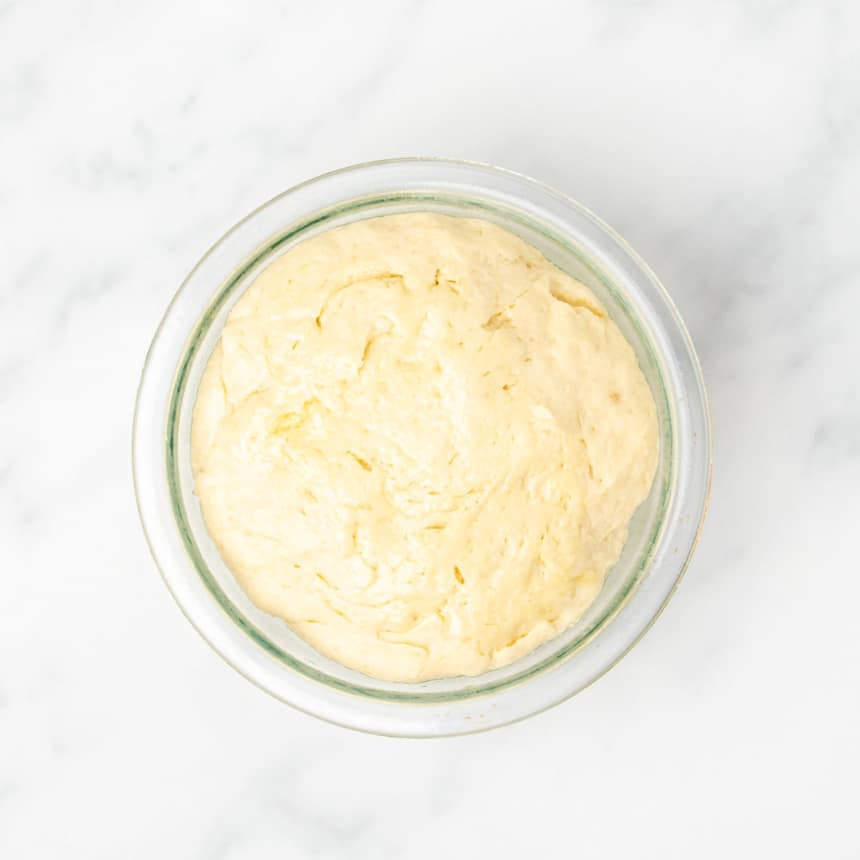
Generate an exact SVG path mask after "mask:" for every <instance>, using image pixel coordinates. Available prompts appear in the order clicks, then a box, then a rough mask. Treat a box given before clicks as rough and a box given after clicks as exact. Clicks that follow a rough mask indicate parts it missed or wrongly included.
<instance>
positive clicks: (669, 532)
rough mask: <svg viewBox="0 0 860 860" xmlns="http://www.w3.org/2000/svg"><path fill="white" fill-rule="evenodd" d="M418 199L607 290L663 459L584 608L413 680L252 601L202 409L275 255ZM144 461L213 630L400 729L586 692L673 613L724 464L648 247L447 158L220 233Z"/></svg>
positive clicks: (174, 567) (281, 687)
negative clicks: (217, 351) (529, 641)
mask: <svg viewBox="0 0 860 860" xmlns="http://www.w3.org/2000/svg"><path fill="white" fill-rule="evenodd" d="M417 210H425V211H433V212H439V213H445V214H450V215H463V216H469V217H476V218H483V219H486V220H488V221H492V222H495V223H497V224H499V225H501V226H502V227H504V228H506V229H508V230H510V231H511V232H513V233H516V234H518V235H520V236H521V237H522V238H523V239H525V240H526V241H527V242H529V243H531V244H532V245H534V246H536V247H537V248H539V249H540V250H541V251H542V252H543V253H544V254H545V255H546V257H547V258H549V259H550V260H551V261H552V262H554V263H555V264H556V265H557V266H559V268H561V269H563V270H564V271H566V272H569V273H570V274H571V275H573V276H574V277H576V278H578V279H579V280H581V281H582V282H584V283H585V284H587V285H588V286H589V287H590V288H591V289H592V290H593V291H594V292H595V293H596V294H597V295H598V297H599V298H600V299H601V301H602V302H603V304H604V305H605V306H606V308H607V310H608V312H609V313H610V315H611V316H612V318H613V319H614V320H615V322H616V324H617V325H618V326H619V328H620V329H621V331H622V332H623V333H624V335H625V336H626V337H627V339H628V340H629V342H630V343H631V344H632V346H633V348H634V350H635V351H636V355H637V356H638V359H639V363H640V365H641V367H642V370H643V372H644V374H645V377H646V378H647V380H648V383H649V385H650V386H651V390H652V392H653V394H654V399H655V402H656V404H657V412H658V416H659V425H660V457H659V464H658V467H657V473H656V477H655V479H654V484H653V486H652V488H651V493H650V495H649V496H648V498H647V499H646V500H645V502H643V504H642V505H641V507H640V508H639V509H638V511H637V513H636V515H635V517H634V519H633V521H632V522H631V525H630V534H629V538H628V540H627V543H626V545H625V547H624V550H623V552H622V554H621V557H620V558H619V560H618V562H617V563H616V564H615V566H614V567H613V568H612V570H611V571H610V572H609V574H608V576H607V579H606V581H605V583H604V585H603V589H602V590H601V592H600V594H599V595H598V597H597V599H596V600H595V602H594V603H593V604H592V605H591V607H590V608H589V609H588V611H587V612H586V613H585V615H584V616H583V617H582V618H581V619H580V620H579V621H578V622H577V623H576V624H574V625H573V626H572V627H570V628H569V629H568V630H567V631H565V632H564V633H562V634H560V635H559V636H558V637H556V638H555V639H553V640H552V641H550V642H547V643H545V644H544V645H542V646H540V647H539V648H537V649H536V650H535V651H533V652H532V653H531V654H529V655H528V656H526V657H523V658H522V659H520V660H518V661H516V662H515V663H512V664H510V665H508V666H505V667H503V668H500V669H496V670H493V671H490V672H486V673H484V674H482V675H479V676H477V677H459V678H447V679H442V680H435V681H428V682H423V683H414V684H408V683H395V682H388V681H380V680H377V679H374V678H370V677H367V676H365V675H362V674H360V673H359V672H356V671H353V670H351V669H347V668H346V667H344V666H342V665H340V664H338V663H336V662H335V661H333V660H331V659H329V658H327V657H324V656H322V655H321V654H319V653H318V652H317V651H315V650H314V649H313V648H312V647H311V646H309V645H308V644H307V643H306V642H305V641H304V640H303V639H301V638H300V637H299V636H297V635H296V634H295V633H293V632H292V630H291V629H290V628H289V627H288V626H287V624H286V623H285V622H283V621H281V620H279V619H276V618H274V617H272V616H270V615H267V614H266V613H264V612H262V611H261V610H259V609H257V608H256V607H255V606H254V605H253V604H252V603H251V602H250V600H249V599H248V598H247V597H246V596H245V594H244V592H243V591H242V590H241V589H240V588H239V586H238V585H237V583H236V581H235V580H234V578H233V576H232V574H231V573H230V571H229V569H228V568H227V567H226V565H225V563H224V562H223V560H222V559H221V557H220V556H219V554H218V552H217V550H216V549H215V546H214V544H213V542H212V539H211V538H210V536H209V534H208V532H207V530H206V527H205V525H204V522H203V518H202V515H201V512H200V507H199V504H198V501H197V498H196V497H195V495H194V492H193V476H192V471H191V457H190V447H191V444H190V423H191V411H192V407H193V405H194V401H195V398H196V394H197V388H198V385H199V383H200V378H201V375H202V373H203V370H204V368H205V367H206V363H207V361H208V359H209V356H210V354H211V352H212V349H213V347H214V346H215V344H216V343H217V341H218V338H219V336H220V333H221V330H222V327H223V325H224V321H225V318H226V316H227V314H228V313H229V311H230V309H231V308H232V306H233V305H234V304H235V302H236V301H237V299H238V298H239V297H240V296H241V295H242V293H243V292H244V290H245V289H247V287H248V286H249V285H250V284H251V283H252V282H253V280H254V278H255V277H256V275H257V274H258V273H259V272H260V270H261V269H263V268H264V267H265V266H267V265H269V263H271V262H272V260H274V259H275V258H276V257H278V256H279V255H281V254H283V253H284V252H285V251H287V250H288V249H289V248H291V247H293V246H294V245H295V244H296V243H298V242H300V241H302V240H304V239H306V238H308V237H310V236H313V235H316V234H318V233H320V232H322V231H324V230H328V229H331V228H332V227H336V226H339V225H342V224H345V223H347V222H350V221H355V220H358V219H362V218H370V217H374V216H379V215H386V214H392V213H400V212H411V211H417ZM133 459H134V480H135V489H136V493H137V501H138V508H139V511H140V516H141V521H142V523H143V527H144V531H145V533H146V536H147V540H148V542H149V546H150V549H151V551H152V555H153V557H154V558H155V561H156V563H157V565H158V567H159V568H160V570H161V573H162V576H163V577H164V580H165V582H166V583H167V586H168V588H169V589H170V591H171V592H172V594H173V596H174V598H175V599H176V601H177V603H178V604H179V606H180V607H181V609H182V611H183V612H184V613H185V615H186V616H187V618H188V620H189V621H190V622H191V623H192V624H193V625H194V627H196V628H197V630H198V631H199V632H200V634H201V635H202V636H203V638H204V639H205V640H206V641H207V642H209V644H210V645H211V646H212V647H213V648H214V649H215V650H216V651H217V652H218V653H219V654H220V655H221V656H222V657H223V658H224V659H225V660H226V661H227V662H228V663H229V664H230V665H231V666H233V667H234V668H235V669H237V670H238V671H239V672H241V673H242V674H243V675H244V676H245V677H246V678H248V679H249V680H250V681H253V682H254V683H255V684H257V685H258V686H259V687H261V688H262V689H264V690H266V691H267V692H269V693H271V694H272V695H274V696H276V697H277V698H279V699H281V700H283V701H284V702H287V703H289V704H290V705H293V706H294V707H296V708H299V709H301V710H303V711H306V712H308V713H311V714H315V715H316V716H318V717H322V718H323V719H326V720H329V721H331V722H333V723H338V724H340V725H343V726H349V727H351V728H355V729H361V730H364V731H369V732H376V733H379V734H389V735H400V736H442V735H453V734H462V733H467V732H474V731H480V730H482V729H488V728H492V727H494V726H499V725H503V724H505V723H510V722H513V721H515V720H519V719H522V718H524V717H526V716H529V715H531V714H535V713H538V712H539V711H542V710H544V709H546V708H548V707H550V706H551V705H554V704H557V703H558V702H560V701H562V700H564V699H566V698H568V697H569V696H572V695H573V694H574V693H577V692H578V691H579V690H582V689H583V688H584V687H586V686H587V685H588V684H590V683H591V682H592V681H594V680H595V679H596V678H598V677H600V676H601V675H602V674H603V673H604V672H606V671H607V670H608V669H609V668H610V667H611V666H613V665H614V664H615V663H616V662H617V661H618V660H619V659H620V658H621V657H622V656H623V655H624V654H625V653H626V652H627V651H628V650H629V649H630V648H631V647H632V646H633V645H634V644H635V643H636V641H637V640H638V639H639V638H640V637H641V636H642V634H643V633H644V632H645V630H647V629H648V627H649V626H650V624H651V623H652V622H653V621H654V619H655V618H656V616H657V615H658V614H659V613H660V610H661V609H662V608H663V607H664V606H665V604H666V602H667V601H668V599H669V597H670V596H671V594H672V592H673V591H674V589H675V587H676V586H677V584H678V580H679V579H680V577H681V575H682V574H683V572H684V570H685V568H686V567H687V564H688V562H689V560H690V556H691V554H692V552H693V549H694V547H695V544H696V540H697V538H698V535H699V530H700V528H701V525H702V520H703V517H704V514H705V508H706V503H707V496H708V488H709V483H710V468H711V467H710V460H711V454H710V431H709V419H708V407H707V400H706V396H705V390H704V385H703V381H702V375H701V370H700V368H699V363H698V361H697V359H696V355H695V353H694V350H693V346H692V344H691V342H690V338H689V336H688V334H687V331H686V329H685V328H684V324H683V322H682V321H681V318H680V317H679V315H678V312H677V310H676V309H675V307H674V305H673V304H672V301H671V300H670V298H669V296H668V295H667V294H666V292H665V290H664V289H663V288H662V287H661V285H660V284H659V283H658V281H657V279H656V277H655V276H654V275H653V273H652V272H651V271H650V270H649V269H648V267H647V266H646V265H645V264H644V263H643V262H642V260H640V259H639V257H638V256H637V255H636V254H635V253H634V252H633V251H632V250H631V249H630V248H629V247H628V246H627V245H626V244H625V243H624V241H623V240H622V239H621V238H619V237H618V236H617V235H616V234H615V233H614V232H613V231H612V230H611V229H610V228H609V227H607V226H606V225H605V224H603V223H602V222H601V221H599V220H598V219H597V218H596V217H595V216H594V215H592V214H591V213H590V212H589V211H587V210H586V209H585V208H584V207H582V206H581V205H579V204H578V203H576V202H575V201H573V200H571V199H570V198H568V197H565V196H564V195H562V194H560V193H559V192H557V191H554V190H553V189H551V188H549V187H547V186H545V185H542V184H540V183H538V182H535V181H534V180H531V179H528V178H526V177H524V176H520V175H517V174H515V173H511V172H509V171H506V170H501V169H499V168H495V167H490V166H487V165H482V164H471V163H464V162H457V161H448V160H440V159H396V160H390V161H379V162H372V163H368V164H360V165H356V166H354V167H347V168H344V169H342V170H337V171H334V172H333V173H327V174H325V175H323V176H320V177H318V178H316V179H312V180H310V181H308V182H305V183H303V184H301V185H298V186H296V187H295V188H293V189H291V190H290V191H287V192H285V193H283V194H281V195H280V196H278V197H276V198H274V199H273V200H271V201H269V202H268V203H266V204H264V205H263V206H261V207H260V208H259V209H257V210H256V211H255V212H253V213H251V214H250V215H249V216H248V217H247V218H245V219H244V220H242V221H240V222H239V223H238V224H237V225H236V226H235V227H233V228H232V229H231V230H230V231H229V232H228V233H227V234H226V235H225V236H224V237H223V238H221V239H220V240H219V241H218V242H216V244H215V245H213V246H212V248H210V250H209V251H208V252H207V253H206V254H205V255H204V256H203V258H202V259H201V260H200V262H199V263H198V264H197V265H196V266H195V267H194V269H193V271H192V272H191V274H190V275H189V276H188V277H187V278H186V280H185V282H184V283H183V284H182V286H181V287H180V289H179V291H178V292H177V294H176V296H175V297H174V299H173V301H172V302H171V304H170V306H169V307H168V309H167V312H166V313H165V315H164V319H163V320H162V322H161V325H160V326H159V328H158V331H157V332H156V334H155V338H154V339H153V342H152V345H151V347H150V349H149V353H148V355H147V358H146V364H145V366H144V370H143V375H142V378H141V383H140V389H139V392H138V397H137V406H136V412H135V419H134V440H133Z"/></svg>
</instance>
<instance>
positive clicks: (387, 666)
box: [192, 214, 658, 681]
mask: <svg viewBox="0 0 860 860" xmlns="http://www.w3.org/2000/svg"><path fill="white" fill-rule="evenodd" d="M657 447H658V446H657V420H656V412H655V407H654V401H653V399H652V396H651V392H650V390H649V388H648V385H647V383H646V381H645V379H644V377H643V375H642V372H641V370H640V368H639V366H638V364H637V362H636V358H635V356H634V353H633V350H632V349H631V347H630V345H629V344H628V343H627V342H626V340H625V339H624V337H623V336H622V335H621V333H620V332H619V330H618V328H617V327H616V326H615V324H614V323H613V322H612V321H611V320H610V319H609V318H608V317H607V315H606V312H605V311H604V309H603V307H602V306H601V304H600V303H599V302H598V300H597V299H596V297H595V296H594V295H593V293H592V292H591V291H590V290H588V289H587V288H586V287H584V286H583V285H582V284H580V283H579V282H577V281H575V280H573V279H572V278H570V277H569V276H567V275H565V274H563V273H562V272H561V271H559V270H558V269H556V268H555V267H554V266H553V265H552V264H550V263H549V262H548V261H547V260H546V259H545V258H544V257H543V256H542V255H541V254H540V253H539V252H538V251H537V250H536V249H535V248H533V247H531V246H530V245H528V244H526V243H525V242H523V241H522V240H521V239H519V238H517V237H516V236H514V235H512V234H510V233H508V232H507V231H505V230H502V229H500V228H499V227H496V226H494V225H492V224H490V223H487V222H484V221H478V220H467V219H461V218H450V217H445V216H440V215H432V214H410V215H393V216H387V217H382V218H374V219H370V220H365V221H361V222H357V223H353V224H350V225H348V226H345V227H341V228H338V229H335V230H331V231H329V232H327V233H323V234H322V235H320V236H317V237H315V238H312V239H309V240H307V241H305V242H302V243H301V244H299V245H298V246H297V247H295V248H293V249H292V250H290V251H288V252H287V253H286V254H284V255H283V256H282V257H281V258H280V259H278V260H277V261H276V262H274V263H272V264H271V265H270V266H269V267H268V268H267V269H265V270H264V271H263V272H262V274H260V275H259V277H258V278H257V279H256V281H255V282H254V284H253V285H252V286H251V287H250V289H249V290H248V291H247V292H246V294H245V295H244V296H243V297H242V298H241V299H240V300H239V302H238V303H237V304H236V306H235V307H234V308H233V310H232V312H231V313H230V316H229V319H228V321H227V325H226V326H225V328H224V333H223V335H222V337H221V341H220V343H219V345H218V346H217V347H216V349H215V351H214V352H213V354H212V358H211V360H210V362H209V365H208V367H207V369H206V372H205V375H204V377H203V381H202V384H201V386H200V392H199V395H198V398H197V403H196V405H195V409H194V415H193V431H192V449H193V460H194V470H195V476H196V491H197V493H198V495H199V498H200V502H201V505H202V509H203V513H204V517H205V520H206V524H207V527H208V529H209V531H210V533H211V535H212V537H213V538H214V540H215V542H216V544H217V546H218V547H219V549H220V551H221V553H222V554H223V557H224V559H225V561H226V562H227V564H228V565H229V567H230V568H231V569H232V571H233V573H234V574H235V576H236V578H237V579H238V581H239V583H240V584H241V585H242V587H243V588H244V590H245V591H246V592H247V593H248V595H249V596H250V598H251V600H253V602H254V603H255V604H257V606H259V607H260V608H261V609H263V610H265V611H266V612H269V613H271V614H273V615H276V616H280V617H281V618H283V619H284V620H286V621H287V622H288V623H289V624H290V625H291V626H292V627H293V629H294V630H296V631H297V632H298V633H299V634H300V635H301V636H303V637H304V638H305V639H306V640H307V641H308V642H310V643H311V644H312V645H313V646H314V647H316V648H317V649H318V650H319V651H321V652H322V653H324V654H327V655H329V656H331V657H333V658H334V659H335V660H338V661H339V662H341V663H343V664H345V665H347V666H350V667H353V668H355V669H358V670H360V671H362V672H364V673H366V674H368V675H372V676H375V677H378V678H385V679H393V680H400V681H419V680H424V679H429V678H437V677H443V676H451V675H474V674H477V673H480V672H483V671H485V670H487V669H491V668H494V667H497V666H502V665H504V664H506V663H509V662H511V661H512V660H515V659H517V658H518V657H521V656H523V655H524V654H526V653H528V652H529V651H531V650H532V649H533V648H535V647H536V646H537V645H539V644H541V643H542V642H544V641H546V640H547V639H549V638H551V637H553V636H555V635H556V634H558V633H559V632H561V631H562V630H564V629H565V628H566V627H567V626H568V625H570V624H571V623H572V622H574V621H575V620H576V619H577V618H578V617H579V616H580V615H581V614H582V613H583V611H584V610H585V609H586V607H587V606H588V605H589V604H590V603H591V602H592V601H593V600H594V598H595V596H596V594H597V592H598V591H599V590H600V587H601V584H602V582H603V579H604V577H605V575H606V572H607V569H608V568H609V567H610V566H611V565H612V564H613V562H614V561H615V560H616V559H617V558H618V555H619V553H620V551H621V547H622V545H623V543H624V541H625V538H626V534H627V527H628V523H629V521H630V518H631V516H632V514H633V512H634V510H635V509H636V507H637V506H638V505H639V503H640V502H641V501H642V500H643V499H644V498H645V496H646V495H647V493H648V490H649V487H650V485H651V482H652V479H653V475H654V470H655V466H656V460H657Z"/></svg>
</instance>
